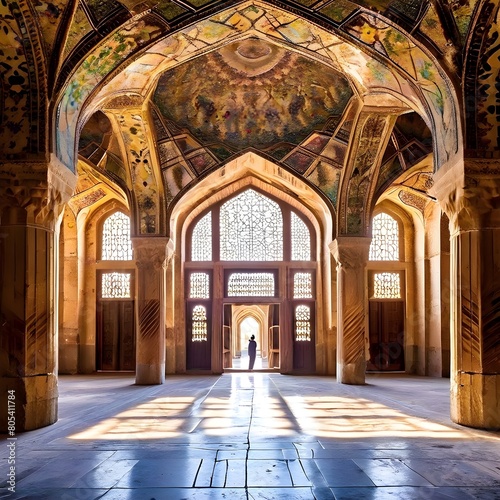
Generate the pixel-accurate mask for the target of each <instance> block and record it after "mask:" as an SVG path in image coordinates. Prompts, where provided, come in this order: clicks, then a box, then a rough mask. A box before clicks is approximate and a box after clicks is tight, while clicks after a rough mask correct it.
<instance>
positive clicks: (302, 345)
mask: <svg viewBox="0 0 500 500" xmlns="http://www.w3.org/2000/svg"><path fill="white" fill-rule="evenodd" d="M292 311H293V322H292V324H293V370H294V371H300V372H305V373H314V372H315V371H316V348H315V344H316V342H315V334H314V324H315V321H314V302H306V303H294V304H293V308H292Z"/></svg>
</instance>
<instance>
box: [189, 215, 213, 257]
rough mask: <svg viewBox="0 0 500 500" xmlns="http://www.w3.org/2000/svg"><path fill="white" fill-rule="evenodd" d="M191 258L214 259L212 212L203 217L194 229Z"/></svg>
mask: <svg viewBox="0 0 500 500" xmlns="http://www.w3.org/2000/svg"><path fill="white" fill-rule="evenodd" d="M191 260H193V261H208V260H212V212H208V214H206V215H205V216H204V217H202V218H201V219H200V220H199V221H198V222H197V224H196V226H195V227H194V229H193V236H192V246H191Z"/></svg>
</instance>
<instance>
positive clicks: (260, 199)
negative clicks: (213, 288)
mask: <svg viewBox="0 0 500 500" xmlns="http://www.w3.org/2000/svg"><path fill="white" fill-rule="evenodd" d="M220 258H221V260H226V261H275V260H283V216H282V213H281V208H280V206H279V205H278V204H277V203H276V202H274V201H272V200H270V199H269V198H267V197H266V196H264V195H262V194H260V193H258V192H257V191H254V190H253V189H247V190H246V191H243V192H242V193H241V194H239V195H238V196H235V197H234V198H232V199H230V200H229V201H227V202H226V203H224V204H223V205H222V206H221V208H220Z"/></svg>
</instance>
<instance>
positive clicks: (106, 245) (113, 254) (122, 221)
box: [101, 212, 132, 260]
mask: <svg viewBox="0 0 500 500" xmlns="http://www.w3.org/2000/svg"><path fill="white" fill-rule="evenodd" d="M101 259H102V260H132V241H131V240H130V218H129V217H127V216H126V215H125V214H123V213H122V212H115V213H114V214H113V215H110V216H109V217H108V218H107V219H106V220H105V221H104V224H103V226H102V250H101Z"/></svg>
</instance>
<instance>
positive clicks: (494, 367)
mask: <svg viewBox="0 0 500 500" xmlns="http://www.w3.org/2000/svg"><path fill="white" fill-rule="evenodd" d="M434 192H435V193H436V194H437V197H438V199H439V201H440V202H441V203H442V205H443V208H444V209H445V211H446V213H447V214H448V216H449V218H450V233H451V246H450V262H451V271H450V288H451V294H450V295H451V296H450V310H451V418H452V420H453V421H455V422H457V423H459V424H463V425H468V426H471V427H477V428H483V429H489V428H500V342H499V339H500V163H499V162H496V164H495V163H492V162H491V161H489V160H466V163H465V168H464V175H463V176H459V175H457V173H456V172H453V171H451V172H449V173H448V174H446V175H445V174H442V175H439V174H438V175H436V184H435V187H434Z"/></svg>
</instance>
